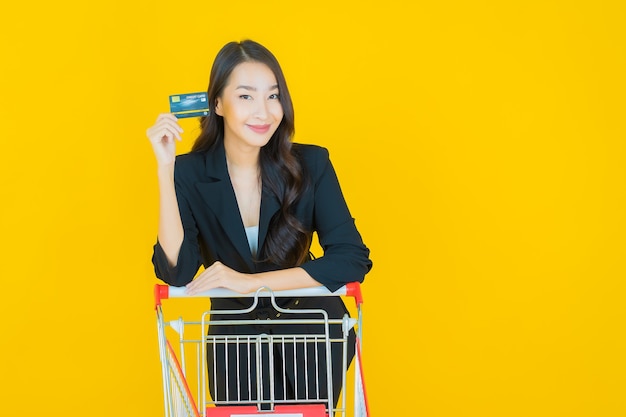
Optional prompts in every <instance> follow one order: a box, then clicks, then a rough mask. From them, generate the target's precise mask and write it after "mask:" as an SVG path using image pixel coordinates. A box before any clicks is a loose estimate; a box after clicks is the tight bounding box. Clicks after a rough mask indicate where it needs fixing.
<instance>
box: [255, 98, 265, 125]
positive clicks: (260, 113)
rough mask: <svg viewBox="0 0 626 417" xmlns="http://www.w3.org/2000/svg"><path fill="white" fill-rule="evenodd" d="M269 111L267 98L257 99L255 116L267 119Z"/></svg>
mask: <svg viewBox="0 0 626 417" xmlns="http://www.w3.org/2000/svg"><path fill="white" fill-rule="evenodd" d="M268 113H269V109H268V103H267V101H266V100H259V101H257V105H256V107H255V112H254V116H255V117H256V118H257V119H261V120H265V119H267V115H268Z"/></svg>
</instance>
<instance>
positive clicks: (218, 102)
mask: <svg viewBox="0 0 626 417" xmlns="http://www.w3.org/2000/svg"><path fill="white" fill-rule="evenodd" d="M215 114H217V115H218V116H223V114H222V100H220V98H219V97H218V98H216V99H215Z"/></svg>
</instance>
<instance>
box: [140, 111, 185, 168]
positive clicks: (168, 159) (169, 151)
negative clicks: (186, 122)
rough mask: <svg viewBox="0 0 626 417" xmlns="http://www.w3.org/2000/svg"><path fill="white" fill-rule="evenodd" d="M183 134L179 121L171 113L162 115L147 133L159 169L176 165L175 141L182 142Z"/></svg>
mask: <svg viewBox="0 0 626 417" xmlns="http://www.w3.org/2000/svg"><path fill="white" fill-rule="evenodd" d="M182 132H183V129H182V128H181V127H180V125H179V124H178V119H177V118H176V116H174V115H173V114H171V113H162V114H160V115H159V116H158V117H157V120H156V122H155V123H154V125H152V126H150V127H149V128H148V130H147V131H146V134H147V136H148V139H150V143H151V144H152V149H153V150H154V154H155V156H156V159H157V164H158V165H159V167H165V166H171V165H174V161H175V159H176V144H175V143H176V142H174V140H178V141H180V140H182V138H181V136H180V134H181V133H182Z"/></svg>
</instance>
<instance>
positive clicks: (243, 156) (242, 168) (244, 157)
mask: <svg viewBox="0 0 626 417" xmlns="http://www.w3.org/2000/svg"><path fill="white" fill-rule="evenodd" d="M224 149H225V151H226V163H227V164H228V170H229V171H235V172H242V173H243V172H251V171H253V172H258V169H259V153H260V149H259V148H256V147H250V148H247V149H241V148H237V147H233V146H232V145H231V146H228V143H227V142H225V143H224Z"/></svg>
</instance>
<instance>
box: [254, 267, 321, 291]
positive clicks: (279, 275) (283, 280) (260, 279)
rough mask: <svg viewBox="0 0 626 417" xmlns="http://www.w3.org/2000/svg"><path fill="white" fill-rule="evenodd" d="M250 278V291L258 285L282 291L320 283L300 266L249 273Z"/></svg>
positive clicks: (258, 286)
mask: <svg viewBox="0 0 626 417" xmlns="http://www.w3.org/2000/svg"><path fill="white" fill-rule="evenodd" d="M250 278H251V283H250V284H251V285H250V292H253V291H256V290H257V289H258V288H260V287H268V288H270V289H271V290H272V291H282V290H294V289H298V288H309V287H317V286H320V285H321V284H320V283H319V282H317V281H316V280H314V279H313V278H312V277H311V276H310V275H309V274H308V273H307V272H306V271H305V270H304V269H302V268H289V269H281V270H278V271H269V272H260V273H258V274H252V275H250Z"/></svg>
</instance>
